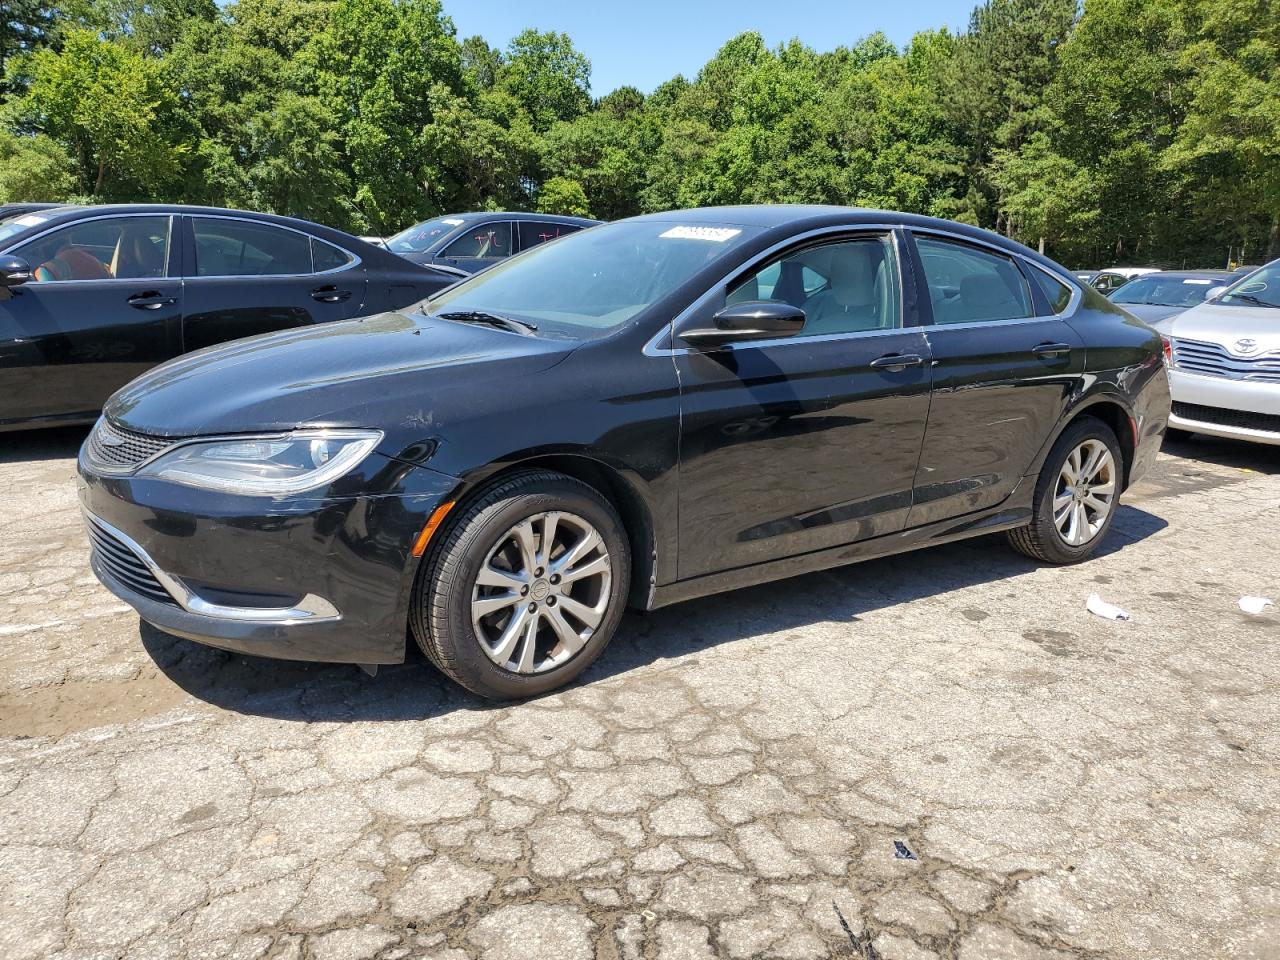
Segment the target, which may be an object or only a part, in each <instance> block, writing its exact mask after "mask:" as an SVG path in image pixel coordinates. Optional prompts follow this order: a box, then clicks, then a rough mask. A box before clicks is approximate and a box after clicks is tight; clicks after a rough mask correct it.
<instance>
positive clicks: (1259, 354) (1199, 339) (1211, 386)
mask: <svg viewBox="0 0 1280 960" xmlns="http://www.w3.org/2000/svg"><path fill="white" fill-rule="evenodd" d="M1161 333H1162V335H1163V336H1165V337H1166V341H1165V354H1166V357H1167V358H1168V360H1169V387H1170V392H1171V393H1172V395H1173V412H1172V414H1171V415H1170V417H1169V430H1170V433H1175V432H1176V431H1183V432H1186V433H1205V434H1210V435H1212V436H1216V437H1234V438H1236V439H1239V440H1252V441H1254V442H1255V443H1271V444H1280V260H1275V261H1272V262H1271V263H1269V264H1267V265H1266V266H1265V267H1261V268H1260V269H1258V270H1256V271H1255V272H1254V273H1251V274H1249V275H1248V276H1246V277H1243V278H1242V279H1240V280H1238V281H1236V282H1235V283H1234V284H1232V285H1231V286H1229V287H1227V288H1225V289H1224V290H1222V291H1221V292H1219V293H1217V295H1216V296H1213V297H1210V298H1209V299H1208V300H1206V301H1205V302H1204V303H1202V304H1200V305H1199V306H1196V307H1192V308H1191V309H1190V310H1187V311H1186V312H1185V313H1182V314H1179V315H1178V316H1177V317H1175V318H1174V320H1173V322H1172V324H1171V325H1170V327H1169V329H1168V331H1167V332H1166V331H1164V330H1162V331H1161Z"/></svg>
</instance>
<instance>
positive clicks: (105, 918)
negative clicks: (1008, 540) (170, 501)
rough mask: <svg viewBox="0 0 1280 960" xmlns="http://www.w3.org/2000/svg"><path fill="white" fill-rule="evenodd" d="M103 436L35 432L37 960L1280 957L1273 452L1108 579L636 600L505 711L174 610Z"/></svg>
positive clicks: (1189, 494) (1130, 516)
mask: <svg viewBox="0 0 1280 960" xmlns="http://www.w3.org/2000/svg"><path fill="white" fill-rule="evenodd" d="M82 437H83V431H80V432H77V431H58V432H54V433H49V434H10V435H7V436H5V437H4V439H3V442H2V444H0V490H3V491H4V504H5V509H4V511H3V513H0V835H2V836H0V844H2V845H0V957H4V958H6V960H26V958H37V957H38V958H46V957H56V958H63V960H70V958H78V960H90V958H104V960H105V958H117V957H128V958H131V960H132V958H165V957H175V958H176V957H184V958H185V957H199V958H221V957H227V958H244V960H253V958H314V960H329V958H333V960H351V958H379V960H390V958H398V957H413V958H463V957H486V958H489V957H492V958H520V960H543V958H551V960H560V958H565V960H578V958H582V960H605V958H628V960H629V958H639V957H643V958H650V960H656V958H663V960H665V958H701V957H733V958H739V957H781V958H808V957H828V956H831V957H855V958H860V960H872V958H880V960H895V958H903V960H914V958H926V957H955V958H958V960H1016V958H1026V960H1062V958H1072V957H1088V958H1102V957H1108V958H1110V957H1116V958H1130V957H1132V958H1144V960H1145V958H1188V957H1196V958H1209V957H1230V958H1233V960H1235V958H1267V957H1277V956H1280V817H1277V815H1276V810H1277V807H1278V806H1280V613H1277V609H1276V607H1269V608H1267V609H1266V611H1264V613H1263V614H1261V615H1258V616H1249V615H1247V614H1244V613H1242V612H1241V611H1240V609H1239V607H1238V601H1239V599H1240V597H1241V596H1244V595H1251V594H1252V595H1261V596H1269V597H1272V598H1273V599H1276V600H1277V601H1280V539H1278V538H1277V536H1276V531H1277V520H1280V448H1271V449H1268V448H1265V447H1251V446H1246V445H1242V444H1232V443H1228V442H1225V441H1214V440H1208V439H1204V440H1200V441H1195V442H1191V443H1186V444H1180V445H1176V446H1171V447H1169V448H1167V449H1166V452H1165V453H1164V454H1163V455H1162V457H1161V459H1160V461H1159V463H1158V466H1157V468H1156V469H1155V470H1154V471H1153V473H1152V475H1151V476H1150V477H1148V478H1147V479H1145V480H1144V481H1143V482H1142V483H1141V484H1140V485H1139V486H1138V487H1137V488H1136V489H1135V490H1133V491H1131V493H1130V494H1129V495H1128V496H1127V497H1126V500H1125V506H1124V508H1123V512H1122V513H1121V514H1120V515H1119V516H1118V518H1117V522H1116V524H1115V528H1114V530H1113V532H1112V534H1111V537H1110V539H1109V541H1108V543H1107V546H1106V550H1105V552H1104V553H1103V554H1102V555H1101V556H1099V557H1098V558H1096V559H1094V560H1092V561H1090V562H1088V563H1085V564H1083V565H1080V566H1077V567H1073V568H1066V569H1055V568H1049V567H1037V566H1036V565H1034V564H1033V563H1032V562H1030V561H1029V560H1026V559H1024V558H1022V557H1020V556H1019V555H1017V554H1014V553H1012V552H1011V551H1009V550H1008V549H1006V548H1005V547H1004V546H1003V544H1002V543H1001V542H1000V541H999V540H997V539H994V538H988V539H983V540H978V541H971V542H968V543H962V544H956V545H952V546H947V547H942V548H937V549H933V550H929V551H925V552H919V553H915V554H910V555H906V556H901V557H897V558H892V559H887V560H881V561H875V562H870V563H865V564H861V565H858V566H852V567H847V568H844V569H840V570H835V571H832V572H829V573H825V574H820V575H814V576H808V577H804V578H799V579H795V580H790V581H785V582H782V583H777V584H773V585H770V586H767V587H762V588H757V589H751V590H746V591H741V592H737V593H733V594H727V595H723V596H719V597H715V598H710V599H707V600H702V601H697V602H693V603H688V604H684V605H681V606H677V607H673V608H669V609H666V610H663V611H660V612H658V613H655V614H650V615H639V614H634V615H628V617H627V618H626V619H624V621H623V626H622V629H621V631H620V634H619V636H618V637H617V638H616V639H615V641H614V642H613V644H612V646H611V647H610V649H609V650H608V651H606V653H605V654H604V656H603V657H602V658H601V659H600V661H599V662H598V663H597V664H596V665H595V666H594V667H593V668H592V669H591V670H590V671H589V672H588V673H587V674H586V676H585V678H584V680H583V682H580V683H578V684H576V685H574V686H573V687H572V688H570V689H568V690H566V691H562V692H560V693H559V694H558V695H555V696H550V697H546V698H543V699H541V700H537V701H535V702H529V703H521V704H512V705H497V706H495V705H491V704H487V703H484V702H481V701H478V700H476V699H474V698H472V697H470V696H469V695H467V694H465V693H464V692H463V691H462V690H460V689H459V688H457V687H455V686H453V685H452V684H450V683H449V682H447V681H445V680H444V679H443V678H442V677H441V676H440V675H438V674H437V673H436V672H435V671H433V670H432V669H431V668H430V667H429V666H427V665H426V664H425V663H424V662H423V661H422V660H421V658H418V657H414V658H413V659H411V661H410V662H409V663H407V664H406V665H404V666H402V667H396V668H390V669H385V668H384V669H383V670H382V671H381V672H380V673H379V674H378V676H377V677H373V678H371V677H367V676H365V675H364V674H362V673H361V672H360V671H359V670H357V669H356V668H354V667H341V666H328V665H301V664H290V663H283V662H274V661H266V660H255V659H250V658H245V657H239V656H233V655H230V654H225V653H220V652H217V651H213V650H210V649H207V648H203V647H200V646H198V645H196V644H193V643H190V642H188V641H184V640H179V639H176V638H173V637H170V636H167V635H164V634H162V633H160V632H159V631H156V630H154V629H152V628H150V627H147V626H142V625H140V623H139V621H138V618H137V617H136V616H135V615H134V614H133V612H132V611H131V610H130V609H129V608H127V607H125V606H124V605H122V604H121V603H119V602H118V601H116V600H115V599H114V598H113V597H112V596H110V595H109V594H108V593H107V592H106V591H105V590H104V589H102V588H101V587H99V586H98V585H97V583H96V581H95V580H94V579H93V577H92V575H91V574H90V572H89V566H88V562H87V546H86V543H85V538H84V534H83V533H82V531H81V527H80V519H79V515H78V511H77V506H76V500H75V493H74V489H73V484H72V476H73V469H74V454H75V450H76V447H77V445H78V443H79V441H80V439H81V438H82ZM1094 592H1096V593H1098V594H1100V595H1101V596H1102V597H1103V599H1105V600H1107V601H1110V602H1111V603H1115V604H1118V605H1119V606H1121V607H1123V608H1125V609H1126V610H1128V611H1129V612H1130V613H1131V614H1132V619H1131V620H1130V621H1128V622H1112V621H1109V620H1104V619H1101V618H1099V617H1096V616H1093V615H1092V614H1090V613H1087V612H1086V611H1085V600H1086V598H1087V596H1088V595H1089V594H1090V593H1094Z"/></svg>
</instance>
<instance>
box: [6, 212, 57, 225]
mask: <svg viewBox="0 0 1280 960" xmlns="http://www.w3.org/2000/svg"><path fill="white" fill-rule="evenodd" d="M48 219H49V218H48V217H37V216H36V215H35V214H31V213H28V214H27V215H26V216H23V217H14V218H13V222H14V223H20V224H22V225H23V226H24V227H36V226H39V225H40V224H42V223H44V222H45V221H47V220H48Z"/></svg>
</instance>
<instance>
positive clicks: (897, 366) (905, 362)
mask: <svg viewBox="0 0 1280 960" xmlns="http://www.w3.org/2000/svg"><path fill="white" fill-rule="evenodd" d="M922 363H924V357H922V356H920V355H919V354H917V353H890V354H886V355H885V356H883V357H877V358H876V359H875V360H872V361H871V369H873V370H888V371H889V372H890V373H897V372H898V371H899V370H905V369H907V367H918V366H920V364H922Z"/></svg>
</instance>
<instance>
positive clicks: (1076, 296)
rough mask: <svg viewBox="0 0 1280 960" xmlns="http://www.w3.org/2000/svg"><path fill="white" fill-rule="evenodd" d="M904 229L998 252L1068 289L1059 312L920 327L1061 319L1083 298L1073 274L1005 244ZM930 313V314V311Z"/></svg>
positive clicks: (930, 230) (926, 283)
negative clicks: (1029, 257) (1041, 263)
mask: <svg viewBox="0 0 1280 960" xmlns="http://www.w3.org/2000/svg"><path fill="white" fill-rule="evenodd" d="M903 229H905V230H910V231H911V234H912V236H913V237H914V236H915V235H916V234H923V235H925V236H935V237H941V238H942V239H943V240H949V241H953V242H956V243H959V244H961V245H963V244H966V243H967V244H969V245H970V246H978V247H986V248H987V249H989V250H991V251H992V252H994V253H998V254H1000V255H1001V256H1004V257H1008V258H1009V259H1010V260H1014V261H1015V262H1018V263H1022V264H1026V265H1027V266H1029V267H1031V268H1032V269H1034V270H1039V271H1041V272H1042V273H1047V274H1048V275H1049V276H1051V277H1053V278H1054V279H1055V280H1057V281H1059V282H1061V283H1064V284H1066V286H1067V289H1068V290H1070V291H1071V300H1070V301H1068V303H1067V305H1066V307H1064V308H1063V311H1062V312H1061V313H1049V314H1036V315H1035V316H1030V317H1006V318H1005V319H1003V320H966V321H965V322H964V323H937V322H934V323H926V324H921V326H922V327H945V328H946V329H949V330H950V329H964V328H966V327H975V326H984V327H985V326H989V325H990V324H993V323H1010V322H1013V321H1021V322H1026V321H1029V320H1062V319H1064V318H1066V317H1068V316H1070V315H1072V314H1074V313H1075V312H1076V308H1077V307H1079V306H1080V301H1082V300H1083V299H1084V292H1083V291H1082V290H1081V289H1080V286H1079V284H1078V282H1077V281H1076V279H1075V277H1068V276H1067V275H1066V274H1060V273H1055V272H1053V271H1052V270H1050V269H1048V268H1047V267H1042V266H1041V265H1040V264H1038V263H1036V262H1035V261H1034V260H1030V259H1028V258H1027V257H1026V256H1024V255H1023V254H1020V253H1014V252H1013V251H1011V250H1006V249H1005V248H1004V247H1002V246H1000V244H998V243H992V242H991V241H989V240H980V239H978V238H976V237H967V236H965V235H964V234H961V233H955V232H953V231H950V230H942V229H939V228H937V227H921V228H920V229H918V230H917V229H916V228H915V227H907V226H904V228H903ZM924 287H925V289H926V291H927V290H928V287H929V281H928V279H927V278H926V279H924ZM1029 292H1030V291H1029ZM1031 302H1032V303H1033V304H1034V303H1035V295H1034V293H1032V297H1031ZM930 312H931V313H932V311H930Z"/></svg>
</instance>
